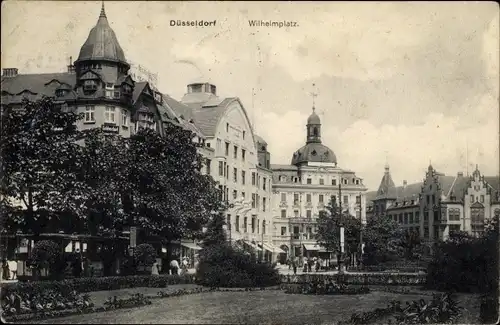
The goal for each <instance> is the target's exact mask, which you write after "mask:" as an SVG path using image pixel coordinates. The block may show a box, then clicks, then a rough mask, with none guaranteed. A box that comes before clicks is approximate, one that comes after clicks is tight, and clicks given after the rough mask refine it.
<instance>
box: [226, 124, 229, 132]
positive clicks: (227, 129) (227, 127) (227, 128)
mask: <svg viewBox="0 0 500 325" xmlns="http://www.w3.org/2000/svg"><path fill="white" fill-rule="evenodd" d="M226 132H229V123H226Z"/></svg>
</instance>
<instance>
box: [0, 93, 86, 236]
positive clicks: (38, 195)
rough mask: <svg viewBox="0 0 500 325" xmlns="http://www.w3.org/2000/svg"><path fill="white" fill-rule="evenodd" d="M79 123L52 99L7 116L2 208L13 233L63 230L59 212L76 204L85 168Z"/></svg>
mask: <svg viewBox="0 0 500 325" xmlns="http://www.w3.org/2000/svg"><path fill="white" fill-rule="evenodd" d="M79 119H81V115H78V114H76V113H75V112H73V111H69V110H67V109H65V108H64V107H63V106H62V105H58V104H56V103H54V102H53V101H52V99H50V98H42V99H41V100H37V101H34V102H33V101H28V100H24V101H23V103H22V108H21V109H6V110H4V111H3V112H2V128H1V139H0V149H1V155H2V173H3V175H2V176H3V177H2V186H1V196H2V202H1V205H2V210H3V212H5V213H7V215H6V216H5V218H4V221H5V223H4V226H5V227H7V228H8V229H10V230H11V231H15V230H17V229H20V230H22V231H24V232H33V233H34V234H35V235H37V234H40V233H41V232H42V231H57V230H59V229H58V226H59V221H61V220H62V219H63V218H62V217H63V216H62V215H61V214H60V213H59V212H60V211H63V210H65V208H66V206H68V205H69V204H70V202H71V201H72V200H73V196H72V195H71V189H72V188H73V185H74V181H75V172H76V171H77V170H79V169H80V168H81V164H80V160H79V159H78V158H79V150H80V147H79V145H78V144H77V143H76V141H77V140H78V139H79V138H80V137H81V133H80V132H79V131H78V130H77V127H76V122H77V121H78V120H79ZM17 202H20V203H21V204H22V205H23V207H20V206H19V204H18V203H17Z"/></svg>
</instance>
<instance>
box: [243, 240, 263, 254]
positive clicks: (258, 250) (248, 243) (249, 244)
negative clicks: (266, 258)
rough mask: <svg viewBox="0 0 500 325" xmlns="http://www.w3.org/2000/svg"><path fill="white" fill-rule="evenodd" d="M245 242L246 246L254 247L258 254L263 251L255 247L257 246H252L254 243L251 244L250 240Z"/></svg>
mask: <svg viewBox="0 0 500 325" xmlns="http://www.w3.org/2000/svg"><path fill="white" fill-rule="evenodd" d="M244 242H245V244H247V245H248V246H250V247H252V248H253V249H255V250H256V251H257V252H260V251H262V249H261V248H260V247H259V246H257V245H255V244H252V242H249V241H248V240H245V241H244Z"/></svg>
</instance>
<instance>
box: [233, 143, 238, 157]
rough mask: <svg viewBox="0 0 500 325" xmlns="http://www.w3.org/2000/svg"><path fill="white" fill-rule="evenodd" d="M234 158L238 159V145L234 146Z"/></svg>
mask: <svg viewBox="0 0 500 325" xmlns="http://www.w3.org/2000/svg"><path fill="white" fill-rule="evenodd" d="M233 158H234V159H238V147H237V146H234V156H233Z"/></svg>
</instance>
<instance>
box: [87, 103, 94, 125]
mask: <svg viewBox="0 0 500 325" xmlns="http://www.w3.org/2000/svg"><path fill="white" fill-rule="evenodd" d="M94 112H95V108H94V106H86V107H85V122H95V119H94Z"/></svg>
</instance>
